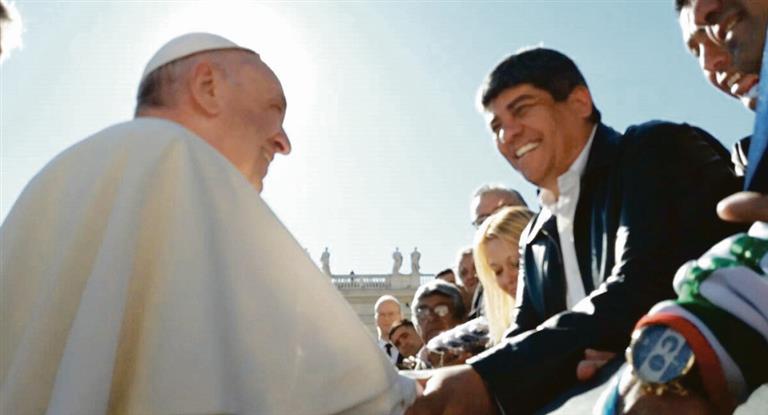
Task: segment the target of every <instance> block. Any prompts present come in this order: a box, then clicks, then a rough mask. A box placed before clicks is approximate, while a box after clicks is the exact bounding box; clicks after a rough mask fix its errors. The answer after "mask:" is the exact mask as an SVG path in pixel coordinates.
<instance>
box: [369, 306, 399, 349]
mask: <svg viewBox="0 0 768 415" xmlns="http://www.w3.org/2000/svg"><path fill="white" fill-rule="evenodd" d="M373 312H374V317H375V318H376V331H377V332H378V333H379V338H380V339H382V340H388V339H389V329H390V328H391V327H392V324H393V323H394V322H396V321H398V320H400V319H402V318H403V315H402V312H401V311H400V301H397V298H395V297H393V296H391V295H382V296H381V297H379V299H378V300H376V304H374V306H373Z"/></svg>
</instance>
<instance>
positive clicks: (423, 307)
mask: <svg viewBox="0 0 768 415" xmlns="http://www.w3.org/2000/svg"><path fill="white" fill-rule="evenodd" d="M411 304H412V305H411V314H412V315H413V316H414V318H415V319H416V331H417V332H418V333H419V336H420V337H421V338H422V340H423V341H424V344H425V346H424V347H422V349H421V350H420V351H419V353H418V357H419V359H421V360H422V361H423V362H425V363H426V365H420V366H419V367H417V368H418V369H426V368H429V367H440V366H444V365H448V364H454V362H456V360H457V358H458V356H437V355H434V354H430V352H429V350H428V349H427V347H426V344H427V343H429V341H430V340H432V339H433V338H434V337H435V336H437V335H438V334H440V333H442V332H444V331H447V330H450V329H452V328H454V327H456V326H458V325H459V324H461V323H463V322H464V321H466V316H467V312H466V309H465V308H464V300H463V298H462V295H461V291H459V288H458V287H457V286H455V285H453V284H449V283H447V282H445V281H441V280H433V281H430V282H428V283H426V284H423V285H422V286H420V287H419V288H418V289H417V290H416V293H415V294H414V295H413V302H412V303H411Z"/></svg>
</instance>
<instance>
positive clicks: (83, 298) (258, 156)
mask: <svg viewBox="0 0 768 415" xmlns="http://www.w3.org/2000/svg"><path fill="white" fill-rule="evenodd" d="M138 101H139V102H138V106H137V118H135V119H134V120H132V121H128V122H125V123H122V124H118V125H115V126H112V127H109V128H107V129H105V130H103V131H100V132H98V133H96V134H94V135H93V136H91V137H89V138H87V139H85V140H83V141H82V142H80V143H78V144H76V145H74V146H73V147H71V148H69V149H68V150H66V151H64V152H63V153H62V154H60V155H59V156H57V157H56V158H55V159H54V160H53V161H51V162H50V163H49V164H48V165H47V166H46V167H45V168H44V169H43V170H42V171H41V172H40V173H39V174H38V175H37V176H36V177H35V178H34V179H33V180H32V181H31V182H30V183H29V185H28V186H27V188H26V189H25V190H24V192H23V193H22V195H21V196H20V197H19V199H18V201H17V202H16V204H15V206H14V207H13V209H12V211H11V212H10V214H9V215H8V217H7V219H6V221H5V222H4V223H3V226H2V229H1V230H0V237H1V240H0V243H1V244H2V245H1V246H0V252H1V255H2V258H1V261H0V270H1V271H2V275H1V276H0V382H1V384H0V413H2V414H8V415H10V414H16V415H25V414H53V415H55V414H73V415H90V414H279V415H300V414H312V415H319V414H338V413H343V414H390V413H391V414H396V413H401V412H402V411H403V410H404V409H405V407H406V406H407V405H409V404H410V403H411V402H412V401H413V399H414V398H415V394H416V386H415V383H414V382H413V381H412V380H409V379H405V378H403V377H400V376H399V375H398V374H397V373H396V371H395V370H394V369H393V368H392V365H391V364H390V363H389V362H388V360H387V358H386V357H385V356H384V354H383V353H381V351H380V350H379V348H378V347H377V346H376V343H375V341H374V339H373V337H372V336H370V335H369V334H368V332H367V331H366V329H365V328H364V327H363V325H362V324H361V323H360V322H359V320H358V318H357V316H356V315H355V314H354V312H353V311H352V309H351V308H350V307H349V305H348V304H347V303H346V302H345V301H344V299H343V297H342V296H341V295H340V294H339V293H338V292H337V291H336V289H335V288H334V287H333V286H332V285H331V283H330V282H329V280H328V278H327V277H325V276H323V275H322V274H321V272H320V270H318V269H317V267H316V266H315V265H314V264H313V263H312V261H311V259H310V258H309V257H308V256H307V255H306V253H305V252H304V251H303V249H301V247H300V246H299V245H298V244H297V242H296V241H295V240H294V239H293V237H292V236H291V235H290V233H289V232H288V231H287V230H286V229H285V228H284V227H283V225H282V224H281V223H280V222H279V221H278V220H277V218H276V217H275V216H274V214H273V213H272V212H271V211H270V209H269V207H268V206H267V205H266V204H265V203H264V201H263V200H262V199H261V197H260V196H259V192H260V191H261V188H262V180H263V178H264V176H265V175H266V173H267V168H268V166H269V163H270V162H271V161H272V158H273V157H274V155H275V153H283V154H287V153H288V152H289V151H290V148H291V147H290V142H289V141H288V137H287V136H286V134H285V131H284V130H283V127H282V123H283V118H284V116H285V110H286V101H285V96H284V95H283V91H282V87H281V85H280V82H279V81H278V79H277V77H276V76H275V74H274V73H273V72H272V71H271V70H270V69H269V67H268V66H267V65H266V64H264V63H263V62H262V61H261V60H260V58H259V55H258V54H256V53H254V52H253V51H251V50H248V49H246V48H243V47H240V46H238V45H236V44H235V43H233V42H231V41H229V40H227V39H224V38H222V37H219V36H216V35H212V34H204V33H193V34H187V35H184V36H181V37H178V38H176V39H174V40H172V41H170V42H169V43H167V44H166V45H165V46H163V47H162V48H161V49H160V50H159V51H158V52H157V53H156V54H155V56H154V57H152V59H151V60H150V62H149V64H148V65H147V68H146V70H145V71H144V75H143V76H142V82H141V87H140V90H139V97H138ZM317 309H322V310H323V317H322V318H320V317H319V316H316V315H314V314H313V310H317Z"/></svg>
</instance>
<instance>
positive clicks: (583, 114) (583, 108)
mask: <svg viewBox="0 0 768 415" xmlns="http://www.w3.org/2000/svg"><path fill="white" fill-rule="evenodd" d="M568 105H569V106H570V107H571V108H572V109H573V110H574V112H575V113H576V114H577V115H578V116H579V117H580V118H589V116H590V115H592V94H590V93H589V89H587V87H585V86H583V85H577V86H576V87H574V88H573V90H572V91H571V93H570V95H568Z"/></svg>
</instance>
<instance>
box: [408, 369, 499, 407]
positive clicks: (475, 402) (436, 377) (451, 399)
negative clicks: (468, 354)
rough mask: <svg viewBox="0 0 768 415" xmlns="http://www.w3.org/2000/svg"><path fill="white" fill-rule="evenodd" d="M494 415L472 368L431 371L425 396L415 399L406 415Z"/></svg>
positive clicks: (491, 402) (483, 384)
mask: <svg viewBox="0 0 768 415" xmlns="http://www.w3.org/2000/svg"><path fill="white" fill-rule="evenodd" d="M463 414H477V415H483V414H488V415H491V414H496V407H495V405H494V404H493V400H492V399H491V395H490V393H489V392H488V389H486V387H485V383H483V379H482V378H481V377H480V375H478V374H477V372H475V370H474V369H472V367H471V366H468V365H461V366H453V367H449V368H443V369H438V370H435V371H433V375H432V377H431V378H430V379H429V381H428V382H427V387H426V389H425V391H424V396H421V397H419V398H417V399H416V402H414V403H413V406H411V407H410V408H409V409H408V410H407V411H406V412H405V415H463Z"/></svg>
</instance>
